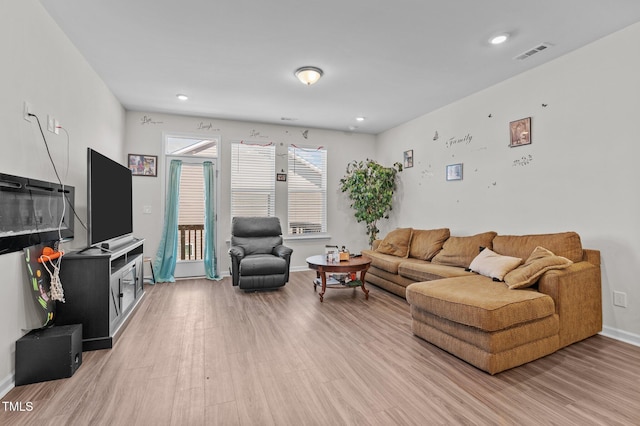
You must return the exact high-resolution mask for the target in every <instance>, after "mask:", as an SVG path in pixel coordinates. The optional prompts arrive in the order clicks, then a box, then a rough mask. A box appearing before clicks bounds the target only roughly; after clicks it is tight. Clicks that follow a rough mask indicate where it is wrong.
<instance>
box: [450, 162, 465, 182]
mask: <svg viewBox="0 0 640 426" xmlns="http://www.w3.org/2000/svg"><path fill="white" fill-rule="evenodd" d="M447 180H462V163H458V164H449V165H448V166H447Z"/></svg>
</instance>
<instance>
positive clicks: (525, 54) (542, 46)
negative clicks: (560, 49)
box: [513, 43, 551, 61]
mask: <svg viewBox="0 0 640 426" xmlns="http://www.w3.org/2000/svg"><path fill="white" fill-rule="evenodd" d="M550 47H551V44H549V43H541V44H539V45H537V46H536V47H533V48H531V49H529V50H527V51H526V52H523V53H521V54H519V55H518V56H516V57H515V58H513V59H517V60H519V61H523V60H525V59H527V58H530V57H531V56H533V55H535V54H536V53H540V52H542V51H544V50H547V49H548V48H550Z"/></svg>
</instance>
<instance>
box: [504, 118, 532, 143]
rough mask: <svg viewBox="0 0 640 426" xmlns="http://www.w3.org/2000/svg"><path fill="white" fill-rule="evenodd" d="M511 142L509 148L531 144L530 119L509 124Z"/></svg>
mask: <svg viewBox="0 0 640 426" xmlns="http://www.w3.org/2000/svg"><path fill="white" fill-rule="evenodd" d="M509 134H510V135H511V141H510V143H509V147H511V148H513V147H514V146H522V145H529V144H530V143H531V117H527V118H523V119H520V120H516V121H512V122H511V123H509Z"/></svg>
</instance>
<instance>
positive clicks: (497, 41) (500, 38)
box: [489, 33, 509, 44]
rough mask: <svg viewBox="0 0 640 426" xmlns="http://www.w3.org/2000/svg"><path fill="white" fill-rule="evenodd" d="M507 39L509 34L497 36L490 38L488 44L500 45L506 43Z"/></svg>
mask: <svg viewBox="0 0 640 426" xmlns="http://www.w3.org/2000/svg"><path fill="white" fill-rule="evenodd" d="M508 38H509V34H507V33H504V34H499V35H497V36H494V37H491V39H489V43H491V44H502V43H504V42H505V41H507V39H508Z"/></svg>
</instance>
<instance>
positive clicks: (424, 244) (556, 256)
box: [362, 228, 602, 374]
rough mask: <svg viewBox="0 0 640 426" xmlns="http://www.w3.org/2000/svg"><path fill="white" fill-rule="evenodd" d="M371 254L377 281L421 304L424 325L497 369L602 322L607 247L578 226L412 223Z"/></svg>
mask: <svg viewBox="0 0 640 426" xmlns="http://www.w3.org/2000/svg"><path fill="white" fill-rule="evenodd" d="M481 248H486V249H485V250H483V251H482V252H481V251H480V250H481ZM362 254H363V255H365V256H368V257H370V258H371V267H370V268H369V270H368V272H367V277H366V279H367V282H369V283H371V284H374V285H376V286H379V287H382V288H384V289H386V290H388V291H391V292H393V293H395V294H397V295H399V296H402V297H405V298H406V299H407V301H408V302H409V304H410V305H411V316H412V330H413V333H414V334H416V335H417V336H419V337H421V338H423V339H425V340H427V341H429V342H431V343H433V344H434V345H436V346H438V347H440V348H442V349H444V350H446V351H448V352H450V353H452V354H453V355H455V356H457V357H459V358H461V359H463V360H465V361H467V362H468V363H470V364H472V365H474V366H476V367H478V368H480V369H482V370H484V371H487V372H488V373H490V374H495V373H498V372H500V371H503V370H506V369H509V368H513V367H516V366H518V365H522V364H524V363H527V362H529V361H533V360H535V359H537V358H540V357H543V356H545V355H548V354H551V353H553V352H555V351H557V350H558V349H560V348H562V347H565V346H567V345H570V344H571V343H574V342H577V341H580V340H583V339H585V338H587V337H590V336H592V335H594V334H597V333H598V332H599V331H601V329H602V298H601V273H600V252H599V251H597V250H589V249H583V248H582V244H581V241H580V236H579V235H578V234H577V233H575V232H564V233H556V234H541V235H522V236H513V235H498V234H497V233H495V232H486V233H482V234H477V235H473V236H468V237H455V236H453V237H452V236H451V235H450V231H449V230H448V229H446V228H445V229H434V230H414V229H410V228H403V229H397V230H395V231H392V232H390V233H389V235H387V237H385V239H384V240H377V241H375V242H374V245H373V247H372V249H371V250H363V251H362ZM507 264H508V265H507Z"/></svg>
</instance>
